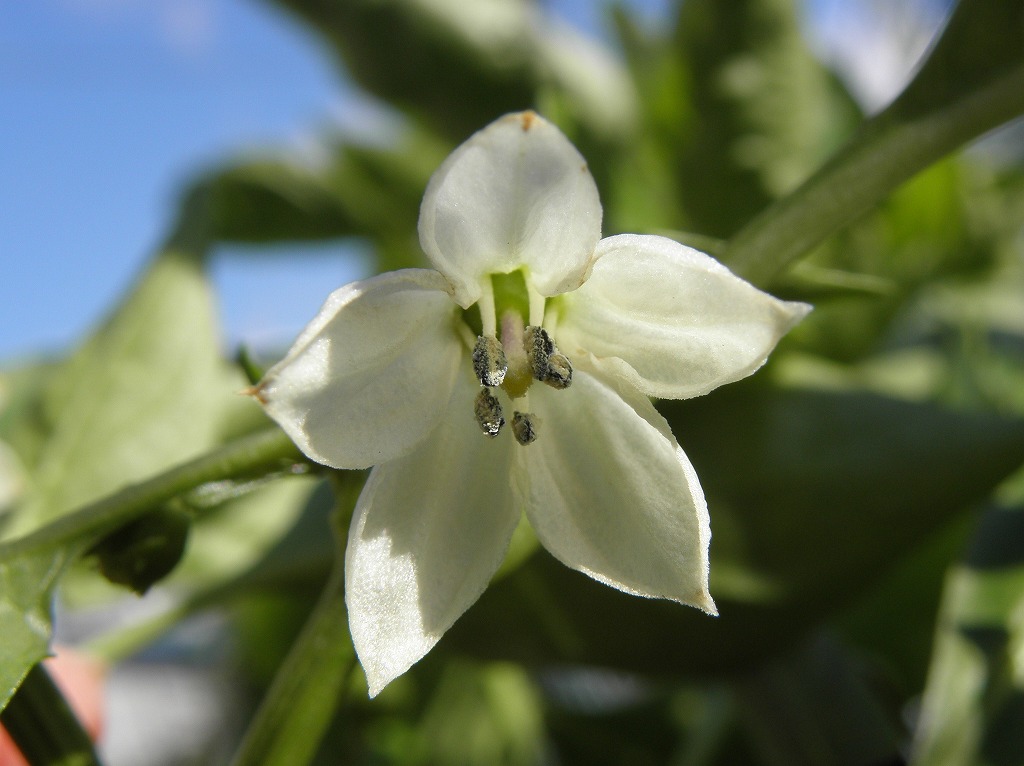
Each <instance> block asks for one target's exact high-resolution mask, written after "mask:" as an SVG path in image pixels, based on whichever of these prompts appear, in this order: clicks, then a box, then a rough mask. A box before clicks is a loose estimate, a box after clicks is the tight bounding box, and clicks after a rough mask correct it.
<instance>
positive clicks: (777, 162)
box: [675, 0, 859, 237]
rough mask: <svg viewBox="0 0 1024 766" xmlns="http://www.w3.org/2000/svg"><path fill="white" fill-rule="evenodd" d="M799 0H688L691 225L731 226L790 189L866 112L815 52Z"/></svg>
mask: <svg viewBox="0 0 1024 766" xmlns="http://www.w3.org/2000/svg"><path fill="white" fill-rule="evenodd" d="M796 6H797V3H795V2H794V0H742V1H741V2H732V3H720V2H715V0H688V1H687V2H685V3H682V4H681V7H680V10H679V20H678V26H677V30H676V36H675V46H676V51H677V55H678V56H679V57H680V58H681V60H682V61H683V63H684V66H685V68H686V70H687V71H688V72H689V73H690V93H689V94H688V95H689V96H690V98H691V105H690V107H691V111H690V112H689V117H690V118H691V119H690V122H689V123H687V124H686V125H685V126H683V129H684V132H683V133H682V140H681V141H680V140H679V130H680V126H678V125H677V126H675V131H676V133H675V135H676V142H677V145H678V147H679V148H678V150H677V151H678V152H679V154H678V159H677V163H678V164H677V172H678V175H679V190H680V193H681V195H682V202H683V205H684V209H685V211H686V213H687V215H688V217H689V220H688V221H687V225H688V226H689V227H690V228H693V229H695V230H697V231H701V232H704V233H706V234H710V235H714V236H719V237H724V236H728V235H730V234H732V233H733V232H735V231H736V229H738V228H739V226H740V225H742V224H743V223H745V222H746V221H748V220H749V219H750V218H751V217H752V216H753V215H754V214H755V213H757V212H758V211H760V210H761V209H762V208H763V207H764V206H765V205H767V204H768V203H769V202H770V201H771V200H773V199H775V198H777V197H779V196H780V195H781V194H783V193H785V192H788V191H790V190H792V189H793V188H794V187H796V185H797V184H799V183H800V182H801V181H803V180H804V179H805V178H806V177H807V176H808V175H809V174H810V173H811V172H812V171H813V170H814V169H815V168H816V167H817V166H818V165H819V164H820V163H821V161H822V160H823V159H824V158H825V157H826V156H827V153H828V151H829V150H830V149H831V148H832V146H831V144H832V142H833V141H834V140H835V136H836V135H837V134H839V133H841V132H845V131H848V130H851V129H852V127H853V125H854V124H855V120H856V119H857V118H858V117H859V114H858V112H857V110H856V109H855V108H854V107H853V106H852V102H851V101H850V100H849V99H848V98H847V97H845V94H844V93H843V92H842V91H840V90H839V89H838V86H837V85H836V83H835V81H834V80H833V79H832V78H831V77H830V75H829V74H828V73H827V72H826V71H825V69H824V68H823V67H822V65H821V64H820V63H818V62H817V60H816V59H815V58H814V56H813V55H812V54H811V52H810V49H809V48H808V46H807V43H806V42H805V37H804V35H803V33H802V29H801V20H800V18H799V15H798V12H797V7H796Z"/></svg>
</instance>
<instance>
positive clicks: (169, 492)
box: [0, 428, 305, 560]
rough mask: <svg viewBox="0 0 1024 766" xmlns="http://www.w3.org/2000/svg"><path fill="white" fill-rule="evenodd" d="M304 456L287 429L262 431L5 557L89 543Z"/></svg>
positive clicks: (2, 550) (12, 544)
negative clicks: (195, 493) (212, 485)
mask: <svg viewBox="0 0 1024 766" xmlns="http://www.w3.org/2000/svg"><path fill="white" fill-rule="evenodd" d="M299 461H303V462H304V461H305V458H304V457H303V456H302V454H301V453H300V452H299V451H298V449H297V448H296V447H295V445H294V444H292V442H291V440H290V439H289V438H288V437H287V436H286V435H285V434H284V433H283V432H282V431H280V430H279V429H277V428H272V429H267V430H265V431H260V432H258V433H255V434H251V435H249V436H245V437H243V438H241V439H239V440H237V441H235V442H233V443H231V444H228V445H227V446H225V447H222V448H220V449H218V450H216V451H214V452H211V453H209V454H207V455H204V456H202V457H199V458H196V459H195V460H192V461H190V462H188V463H185V464H184V465H181V466H178V467H177V468H173V469H171V470H170V471H167V472H166V473H162V474H160V475H158V476H155V477H153V478H152V479H148V480H147V481H144V482H141V483H139V484H134V485H131V486H128V487H125V488H124V489H122V490H121V491H119V492H115V493H114V494H113V495H108V496H107V497H104V498H102V499H100V500H97V501H96V502H94V503H90V504H89V505H86V506H84V507H83V508H81V509H79V510H77V511H75V512H73V513H69V514H67V515H65V516H62V517H61V518H59V519H57V520H56V521H54V522H53V523H51V524H47V525H46V526H45V527H42V528H40V529H38V530H36V531H34V532H32V533H30V534H28V535H26V536H25V537H21V538H18V539H15V540H10V541H7V542H5V543H0V560H4V559H8V558H12V557H14V556H18V555H22V554H25V553H31V552H32V551H35V550H39V549H42V548H48V547H57V546H60V545H69V544H75V545H82V546H83V547H88V545H89V544H91V543H92V542H95V540H96V539H98V538H99V537H100V536H102V535H103V534H105V533H107V532H110V531H112V530H113V529H116V528H117V527H119V526H121V525H122V524H124V523H125V522H128V521H131V520H132V519H135V518H138V517H139V516H141V515H142V514H144V513H146V512H147V511H149V510H152V509H154V508H156V507H157V506H159V505H160V504H161V503H164V502H166V501H168V500H170V499H171V498H173V497H176V496H178V495H180V494H182V493H184V492H187V491H189V490H191V489H194V488H196V487H198V486H200V485H202V484H206V483H207V482H211V481H220V480H224V479H231V478H237V477H239V476H251V475H254V474H260V473H263V472H268V471H277V470H282V469H283V468H286V467H287V466H288V465H291V464H294V463H296V462H299Z"/></svg>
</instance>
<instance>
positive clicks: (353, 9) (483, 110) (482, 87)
mask: <svg viewBox="0 0 1024 766" xmlns="http://www.w3.org/2000/svg"><path fill="white" fill-rule="evenodd" d="M275 2H277V3H278V4H280V5H283V6H284V7H286V8H288V9H289V10H291V11H293V12H294V13H296V14H297V15H298V16H299V17H300V18H302V19H303V20H304V21H306V22H307V23H309V24H310V25H311V26H312V27H313V28H314V29H316V30H317V31H318V32H319V33H320V34H322V35H323V36H324V37H326V38H327V40H328V42H329V43H330V44H331V47H332V48H333V49H334V52H335V53H336V54H337V55H338V56H339V58H340V59H341V61H342V62H343V63H344V65H345V67H346V70H347V72H348V73H349V74H351V75H352V77H353V78H354V79H355V80H356V81H357V82H358V83H359V84H360V85H361V86H362V87H364V88H366V89H367V90H368V91H370V92H371V93H372V94H374V95H375V96H377V97H379V98H381V99H383V100H385V101H387V102H389V103H391V104H393V105H395V106H398V107H400V108H402V109H405V110H407V111H408V112H409V113H411V114H412V115H414V116H415V117H417V118H418V119H420V120H422V121H423V122H424V123H426V124H428V125H430V126H431V127H432V128H433V129H434V130H436V131H438V132H439V133H440V134H442V135H444V136H447V137H448V138H450V139H456V140H462V139H464V138H466V136H468V135H469V134H470V133H472V132H474V131H476V130H479V129H480V128H482V127H483V126H484V125H486V124H487V123H489V122H491V121H492V120H494V119H495V118H496V117H498V116H499V115H501V114H504V113H505V112H510V111H516V110H520V109H524V108H527V107H530V106H534V105H536V104H537V101H538V89H544V88H552V89H553V94H554V95H559V96H564V98H562V99H560V100H561V101H562V103H563V104H564V105H565V107H566V108H567V109H568V111H569V112H570V114H572V116H573V117H575V119H576V120H577V121H578V122H579V123H580V124H581V125H582V126H583V127H584V128H585V129H586V130H588V131H589V132H591V133H595V134H597V135H603V136H606V137H607V136H619V137H621V136H622V134H624V133H627V132H628V131H630V130H632V128H633V122H634V118H635V110H636V103H635V99H636V97H635V94H634V92H633V86H632V84H631V83H630V81H629V80H628V78H627V77H626V76H625V75H624V73H623V71H622V67H621V65H620V64H619V63H618V61H617V60H616V59H615V58H614V57H613V56H612V55H611V54H610V53H608V52H607V51H605V50H604V49H603V48H602V47H601V46H600V45H598V44H597V43H596V42H594V41H591V40H588V39H586V38H583V37H582V36H580V35H579V34H578V33H576V32H574V31H573V30H571V29H569V28H567V27H565V26H563V25H561V24H559V23H558V22H557V20H555V19H554V18H551V17H550V16H547V15H545V14H544V13H543V12H542V11H541V10H540V8H539V7H538V6H537V5H536V4H535V3H533V2H530V1H529V0H476V2H473V3H463V2H459V0H347V2H343V3H338V2H332V1H331V0H275Z"/></svg>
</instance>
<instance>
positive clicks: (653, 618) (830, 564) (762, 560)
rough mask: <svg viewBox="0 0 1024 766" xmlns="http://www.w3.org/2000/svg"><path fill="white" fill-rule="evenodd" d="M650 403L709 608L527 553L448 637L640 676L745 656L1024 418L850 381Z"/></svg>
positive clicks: (832, 599)
mask: <svg viewBox="0 0 1024 766" xmlns="http://www.w3.org/2000/svg"><path fill="white" fill-rule="evenodd" d="M659 406H660V408H661V410H662V412H663V413H664V414H665V415H666V417H667V418H668V420H669V422H670V423H671V424H672V427H673V431H674V433H675V434H676V435H677V437H678V438H679V440H680V442H681V443H682V445H683V447H684V449H686V451H687V453H688V454H689V456H690V458H691V459H692V461H693V463H694V465H695V466H696V468H697V473H698V475H699V476H700V477H701V482H702V485H703V486H704V489H705V492H706V494H707V496H708V503H709V506H710V508H711V519H712V531H713V534H714V538H713V540H712V544H711V557H712V563H711V590H712V593H713V594H714V595H715V599H716V601H717V602H718V606H719V609H720V611H721V614H722V616H721V617H720V618H718V619H717V620H713V619H709V618H708V617H706V616H704V615H701V614H699V613H697V612H696V611H694V610H689V609H685V608H682V607H680V606H679V605H677V604H672V603H670V602H665V601H648V600H643V599H637V598H635V597H631V596H627V595H624V594H621V593H618V592H617V591H614V590H613V589H611V588H607V587H605V586H603V585H599V584H597V583H595V582H593V581H591V580H589V579H588V578H586V577H584V576H582V575H578V574H576V573H574V572H571V571H570V570H568V569H566V568H565V567H562V566H561V565H559V564H557V563H556V562H554V560H553V559H551V558H550V557H549V556H547V555H545V554H543V553H540V554H538V555H536V556H534V557H533V558H532V559H531V560H530V562H529V563H528V564H527V565H525V566H523V567H522V568H521V569H520V570H519V571H517V572H516V573H514V574H512V575H510V576H509V577H508V578H506V579H505V580H503V581H501V582H498V583H496V584H494V585H492V587H491V588H490V589H489V590H488V591H487V593H485V594H484V596H483V598H482V599H481V600H480V602H479V603H478V605H477V606H475V607H473V608H472V609H470V610H469V612H468V613H467V614H466V615H465V616H464V617H463V618H462V619H460V620H459V622H458V623H456V625H455V627H454V628H453V629H452V631H450V633H449V635H448V637H446V639H445V640H446V641H447V642H449V643H448V646H449V647H450V648H455V647H458V648H459V649H461V650H464V651H469V652H476V653H477V654H482V655H483V656H490V657H502V658H506V659H507V658H515V659H518V660H522V661H526V662H530V663H543V662H552V661H556V660H565V661H573V662H589V663H594V664H597V665H603V666H608V667H614V668H623V669H628V670H634V671H639V672H648V673H652V674H659V673H666V672H668V673H673V674H680V675H691V676H692V675H696V676H703V675H706V674H713V673H720V672H725V671H729V672H735V671H737V670H739V669H742V668H748V667H751V666H752V665H754V664H756V663H758V662H760V661H761V660H763V659H764V658H765V657H767V656H770V655H772V654H774V653H776V652H778V651H780V650H782V649H784V648H786V647H787V646H790V645H791V644H792V642H793V641H794V640H795V639H796V638H797V637H798V636H800V635H802V634H803V633H804V632H805V631H806V630H807V629H808V627H809V626H811V625H813V624H814V623H815V622H817V621H819V620H821V619H822V618H823V617H825V616H826V615H828V614H830V613H833V612H835V611H836V610H837V609H839V608H841V607H842V606H843V605H844V604H847V603H849V602H850V600H851V599H852V598H854V597H855V596H857V595H859V594H861V593H863V592H865V590H866V589H867V588H868V587H869V586H871V585H872V584H874V583H875V582H877V580H878V578H879V577H880V576H881V574H882V573H883V572H884V571H885V570H886V569H887V568H888V567H890V566H892V565H893V564H894V562H896V561H897V560H899V559H900V558H901V557H902V556H904V555H906V554H907V553H908V552H910V551H912V550H914V549H915V548H916V547H917V546H919V545H920V544H921V543H922V541H923V540H924V539H925V537H926V536H927V535H929V534H930V533H932V532H934V531H936V530H938V529H939V528H941V527H942V526H944V525H945V524H946V523H947V522H948V521H949V520H950V519H952V518H954V517H955V516H956V515H957V514H958V513H960V512H961V511H962V510H963V509H964V508H966V507H967V506H969V505H970V504H972V503H975V502H977V501H979V500H981V499H983V498H985V497H986V496H987V495H988V493H989V492H991V490H992V488H993V487H994V486H995V485H996V484H997V483H998V482H1000V481H1001V480H1002V479H1003V478H1005V477H1006V476H1007V475H1008V474H1010V473H1011V472H1012V471H1013V470H1014V469H1016V468H1017V467H1018V466H1019V465H1020V462H1021V455H1022V454H1024V422H1020V421H1016V420H1007V419H1002V418H998V417H995V416H990V415H976V414H968V413H957V412H951V411H947V410H943V409H941V408H938V407H935V406H932V405H923V404H913V403H909V402H904V401H899V400H894V399H887V398H883V397H879V396H873V395H868V394H862V393H856V392H824V391H811V390H788V391H787V390H772V389H766V388H764V387H763V386H762V385H761V384H759V383H758V382H757V381H748V382H746V383H742V384H735V385H732V386H729V387H727V388H725V389H722V390H719V391H716V392H714V393H713V394H711V395H709V396H706V397H702V398H700V399H695V400H692V401H687V402H662V403H661V404H660V405H659ZM622 625H628V626H630V627H629V629H628V630H622V628H621V626H622ZM524 626H525V627H524Z"/></svg>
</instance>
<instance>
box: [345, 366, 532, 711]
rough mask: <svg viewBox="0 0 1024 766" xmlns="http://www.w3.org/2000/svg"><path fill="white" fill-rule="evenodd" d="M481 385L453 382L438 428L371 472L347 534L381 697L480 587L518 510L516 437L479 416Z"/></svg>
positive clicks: (359, 637) (369, 670)
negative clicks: (489, 427)
mask: <svg viewBox="0 0 1024 766" xmlns="http://www.w3.org/2000/svg"><path fill="white" fill-rule="evenodd" d="M477 390H479V385H478V384H476V382H475V381H474V380H472V378H471V377H469V376H468V375H467V376H465V379H464V380H463V381H462V382H461V383H460V384H459V385H456V389H455V395H453V397H452V405H451V408H450V410H449V412H448V413H447V414H446V416H445V419H444V420H442V422H441V425H440V426H439V427H438V429H437V430H436V431H435V432H434V433H433V434H431V435H430V437H429V438H428V439H427V441H426V442H424V443H423V444H422V445H421V446H420V447H419V448H417V449H416V450H415V451H414V452H412V453H411V454H409V455H407V456H405V457H403V458H399V459H398V460H393V461H391V462H389V463H386V464H384V465H381V466H378V467H377V468H375V469H374V470H373V472H372V473H371V474H370V478H369V480H368V481H367V483H366V487H365V489H364V490H363V493H362V495H361V496H360V498H359V503H358V505H357V507H356V511H355V516H354V518H353V520H352V526H351V528H350V530H349V538H348V550H347V551H346V560H345V578H346V579H345V600H346V603H347V605H348V619H349V627H350V629H351V631H352V640H353V642H354V643H355V647H356V653H357V654H358V655H359V661H360V663H362V666H363V670H364V671H365V672H366V678H367V681H368V683H369V687H370V696H371V697H372V696H374V695H376V694H377V693H378V692H379V691H380V690H381V689H383V688H384V686H386V685H387V684H388V683H390V682H391V681H392V680H393V679H395V678H396V677H398V676H400V675H401V674H402V673H404V672H405V671H406V670H408V669H409V668H410V667H411V666H412V664H413V663H414V662H416V661H417V660H419V659H420V658H421V657H422V656H423V655H425V654H426V653H427V652H428V651H430V649H431V648H432V647H433V646H434V644H436V643H437V641H438V639H440V638H441V636H442V635H443V634H444V632H445V631H446V630H448V628H450V627H451V626H452V624H453V623H454V622H455V620H457V619H458V618H459V616H460V615H461V614H462V613H463V612H465V611H466V609H468V608H469V607H470V605H472V604H473V602H475V601H476V600H477V599H478V598H479V597H480V594H481V593H483V591H484V589H485V588H486V587H487V583H488V581H489V580H490V578H491V575H493V574H494V572H495V571H496V570H497V568H498V566H499V565H500V564H501V560H502V558H503V557H504V555H505V551H506V550H507V549H508V545H509V541H510V540H511V538H512V533H513V531H514V530H515V528H516V523H517V521H518V520H519V515H520V513H519V510H518V507H517V505H516V503H515V502H514V501H513V498H512V491H511V488H510V485H509V468H510V466H511V456H510V454H509V453H510V451H511V449H512V447H513V446H515V442H514V440H513V439H512V438H511V434H501V436H500V437H499V438H497V439H488V438H487V437H486V436H484V434H483V433H481V431H480V429H479V427H478V426H477V424H476V421H475V419H474V417H473V397H474V396H475V395H476V391H477Z"/></svg>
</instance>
